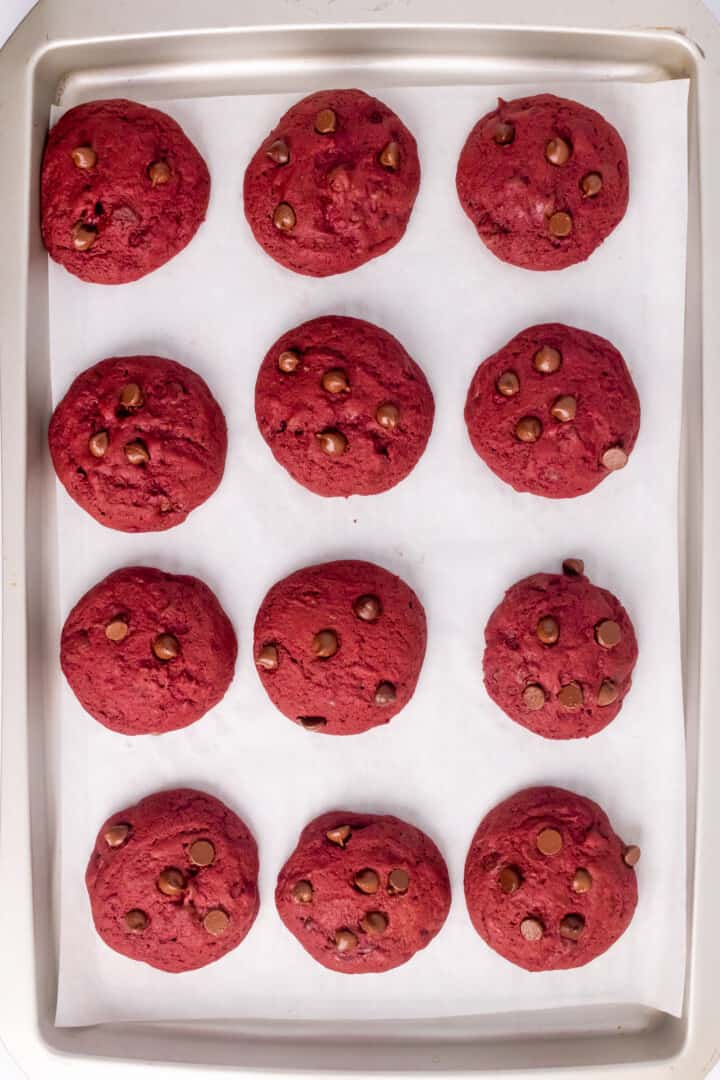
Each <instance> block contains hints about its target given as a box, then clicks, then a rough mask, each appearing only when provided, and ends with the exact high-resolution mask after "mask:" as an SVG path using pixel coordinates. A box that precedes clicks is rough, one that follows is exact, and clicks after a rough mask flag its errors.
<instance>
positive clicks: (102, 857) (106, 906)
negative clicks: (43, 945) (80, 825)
mask: <svg viewBox="0 0 720 1080" xmlns="http://www.w3.org/2000/svg"><path fill="white" fill-rule="evenodd" d="M257 876H258V856H257V846H256V844H255V840H254V839H253V837H252V834H251V833H250V830H249V829H248V827H247V825H246V824H245V823H244V821H241V819H240V818H239V817H238V816H237V814H234V813H233V812H232V810H230V809H228V807H227V806H225V805H224V804H223V803H221V802H220V800H219V799H214V798H213V797H212V796H211V795H205V794H204V793H203V792H202V791H193V790H192V789H191V788H177V789H176V790H174V791H161V792H159V793H158V794H156V795H149V796H148V797H147V798H146V799H142V800H141V801H140V802H139V803H138V804H137V806H131V807H128V809H127V810H121V811H120V813H118V814H113V815H112V817H109V818H108V820H107V821H106V822H105V824H104V825H103V826H102V828H101V829H100V832H99V833H98V836H97V840H96V841H95V847H94V849H93V853H92V855H91V856H90V862H89V863H88V867H87V871H86V874H85V884H86V885H87V891H88V896H89V898H90V906H91V908H92V916H93V921H94V923H95V929H96V930H97V932H98V934H99V935H100V937H101V938H102V939H103V941H104V942H105V944H106V945H109V946H110V948H111V949H114V950H115V951H116V952H119V953H122V954H123V956H128V957H130V959H131V960H142V961H144V963H146V964H150V966H151V967H155V968H160V970H161V971H192V970H193V969H194V968H199V967H204V966H205V964H211V963H212V962H213V961H214V960H219V959H220V957H221V956H224V955H225V953H228V952H230V950H231V949H234V948H235V947H236V946H237V945H239V944H240V942H241V941H242V940H243V938H244V937H245V935H246V934H247V932H248V930H249V929H250V927H251V926H252V924H253V922H254V921H255V916H256V915H257V911H258V905H259V899H258V888H257Z"/></svg>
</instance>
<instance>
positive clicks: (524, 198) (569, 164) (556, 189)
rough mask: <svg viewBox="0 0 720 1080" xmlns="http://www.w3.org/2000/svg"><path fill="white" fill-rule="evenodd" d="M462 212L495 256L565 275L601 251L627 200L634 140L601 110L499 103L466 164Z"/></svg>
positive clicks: (560, 102) (545, 101)
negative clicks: (627, 145)
mask: <svg viewBox="0 0 720 1080" xmlns="http://www.w3.org/2000/svg"><path fill="white" fill-rule="evenodd" d="M456 183H457V192H458V196H459V198H460V202H461V203H462V207H463V210H464V211H465V213H466V214H467V216H468V217H469V218H470V220H471V221H472V223H473V225H474V226H475V228H476V229H477V231H478V235H479V236H480V239H481V240H482V241H483V243H484V244H485V245H486V246H487V247H488V248H490V250H491V251H492V252H493V254H494V255H497V257H498V258H499V259H502V260H503V261H504V262H509V263H512V264H513V265H514V266H522V267H524V268H525V269H527V270H562V269H563V267H565V266H571V265H572V264H573V263H578V262H582V261H583V260H584V259H587V258H588V256H589V255H591V254H592V253H593V251H594V250H595V248H596V247H598V246H599V245H600V244H601V243H602V242H603V240H605V238H606V237H607V236H609V234H610V233H611V232H612V230H613V229H614V228H615V226H616V225H617V224H618V223H619V222H620V221H621V220H622V218H623V216H624V214H625V211H626V209H627V204H628V160H627V151H626V149H625V144H624V143H623V141H622V139H621V138H620V136H619V134H618V133H617V131H616V130H615V128H614V127H613V126H612V124H610V123H608V121H607V120H605V118H604V117H603V116H601V115H600V113H598V112H595V110H594V109H588V108H587V107H586V106H585V105H581V104H580V103H579V102H577V101H569V100H568V99H567V98H560V97H555V96H554V95H553V94H538V95H536V96H535V97H526V98H517V99H516V100H515V101H503V100H502V99H500V100H499V101H498V107H497V109H494V110H493V111H492V112H490V113H488V114H487V115H486V116H483V118H482V119H481V120H479V121H478V123H477V124H476V125H475V127H474V128H473V129H472V131H471V132H470V134H469V136H468V138H467V142H466V143H465V146H464V147H463V150H462V153H461V154H460V160H459V161H458V167H457V176H456Z"/></svg>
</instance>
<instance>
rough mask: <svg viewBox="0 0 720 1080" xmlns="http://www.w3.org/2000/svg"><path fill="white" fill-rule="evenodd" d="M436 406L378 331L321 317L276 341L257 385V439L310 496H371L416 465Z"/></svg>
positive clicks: (411, 365)
mask: <svg viewBox="0 0 720 1080" xmlns="http://www.w3.org/2000/svg"><path fill="white" fill-rule="evenodd" d="M434 415H435V403H434V401H433V396H432V391H431V390H430V387H429V386H428V383H427V379H426V378H425V376H424V374H423V372H422V371H421V369H420V368H419V367H418V365H417V364H416V363H415V361H414V360H411V359H410V357H409V356H408V354H407V353H406V352H405V349H403V347H402V345H401V344H400V342H399V341H398V340H397V339H396V338H394V337H393V336H392V334H388V332H387V330H381V329H380V327H379V326H373V324H372V323H368V322H364V321H363V320H362V319H350V318H345V317H344V316H340V315H325V316H322V317H321V318H319V319H312V320H311V321H310V322H306V323H303V324H302V326H296V327H295V329H294V330H289V331H288V332H287V333H285V334H283V335H282V337H281V338H279V339H278V340H277V341H276V342H275V344H274V345H273V346H272V348H271V349H270V350H269V352H268V354H267V356H266V357H265V359H264V360H263V362H262V364H261V366H260V371H259V373H258V377H257V383H256V385H255V416H256V418H257V423H258V427H259V429H260V434H261V435H262V437H263V438H264V439H265V442H266V443H267V444H268V446H269V447H270V449H271V450H272V452H273V455H274V456H275V458H276V459H277V461H279V462H280V464H281V465H282V466H283V468H285V469H287V471H288V472H289V473H290V475H291V476H292V477H293V478H294V479H295V480H297V481H298V483H299V484H302V485H303V487H306V488H308V490H309V491H313V492H315V494H316V495H327V496H330V495H345V496H346V495H375V494H377V493H378V492H380V491H387V490H388V488H391V487H394V486H395V484H398V483H399V482H400V481H401V480H403V479H404V478H405V477H406V476H407V475H408V473H410V472H411V471H412V470H413V468H414V467H415V465H416V464H417V462H418V460H419V459H420V457H421V456H422V453H423V451H424V449H425V446H426V444H427V441H428V439H429V437H430V432H431V430H432V425H433V417H434Z"/></svg>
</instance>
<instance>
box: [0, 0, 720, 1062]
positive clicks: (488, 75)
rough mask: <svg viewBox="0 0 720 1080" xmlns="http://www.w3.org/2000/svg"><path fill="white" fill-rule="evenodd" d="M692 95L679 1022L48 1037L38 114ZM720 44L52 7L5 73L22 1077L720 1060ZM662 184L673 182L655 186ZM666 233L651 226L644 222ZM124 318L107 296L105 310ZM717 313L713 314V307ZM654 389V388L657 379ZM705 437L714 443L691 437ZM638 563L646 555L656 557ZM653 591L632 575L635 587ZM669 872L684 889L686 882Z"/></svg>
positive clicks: (4, 381) (604, 12)
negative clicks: (223, 102)
mask: <svg viewBox="0 0 720 1080" xmlns="http://www.w3.org/2000/svg"><path fill="white" fill-rule="evenodd" d="M672 78H688V79H690V80H691V91H690V114H689V135H690V141H689V146H690V150H689V153H690V160H689V167H690V180H689V184H690V191H689V195H690V200H689V223H688V226H689V233H688V277H687V297H686V340H685V352H684V357H682V358H681V357H678V362H681V361H682V362H683V363H684V393H683V402H682V408H683V449H682V459H681V464H680V469H681V475H680V492H681V498H680V514H679V520H678V534H679V550H680V578H681V589H682V612H681V620H682V641H683V677H684V694H685V722H686V733H687V747H688V800H689V802H688V820H689V826H688V828H689V837H688V839H689V862H688V883H687V885H688V897H689V909H688V910H689V916H688V975H687V987H686V996H685V1011H684V1015H683V1016H682V1017H681V1018H680V1019H675V1018H672V1017H669V1016H667V1015H666V1014H663V1013H660V1012H657V1011H653V1010H650V1009H639V1008H637V1007H635V1006H632V1005H631V1004H628V1005H627V1006H626V1007H621V1006H613V1007H612V1008H610V1007H608V1008H585V1007H581V1006H578V1007H576V1008H572V1009H563V1010H540V1011H537V1012H532V1013H517V1014H513V1015H507V1014H505V1015H501V1016H495V1017H488V1016H479V1017H475V1018H472V1017H464V1018H459V1019H457V1020H450V1021H447V1020H444V1021H437V1022H432V1021H429V1022H428V1021H422V1022H395V1021H387V1022H384V1023H381V1024H378V1023H373V1024H370V1023H355V1024H353V1025H351V1026H350V1025H347V1024H343V1025H342V1027H341V1028H340V1029H339V1028H338V1026H337V1025H333V1024H326V1023H321V1022H306V1023H292V1024H291V1023H286V1022H283V1023H282V1024H281V1023H279V1022H278V1023H274V1022H272V1021H264V1022H251V1021H248V1022H235V1021H234V1022H219V1021H218V1022H216V1023H212V1024H210V1023H206V1022H203V1023H196V1024H192V1023H183V1024H172V1023H165V1024H110V1023H109V1024H99V1025H96V1026H94V1027H92V1028H74V1029H62V1028H56V1027H55V1026H54V1023H53V1017H54V1013H55V997H56V991H57V969H58V955H57V953H58V948H57V941H58V938H57V910H58V908H57V899H58V897H57V874H56V870H57V861H58V854H59V849H58V845H59V844H61V843H62V838H61V837H60V838H58V837H57V835H56V828H55V822H56V821H57V795H58V792H57V776H56V771H55V770H56V761H57V757H58V755H57V745H56V742H57V733H56V725H55V723H54V721H55V715H56V711H55V702H54V701H53V700H52V697H51V693H50V690H49V687H48V685H47V684H46V678H45V672H46V671H47V670H49V665H50V664H51V663H55V662H56V642H55V641H53V640H51V639H50V635H49V634H48V631H47V626H48V622H49V621H51V620H49V618H48V616H49V615H54V614H56V613H55V612H53V610H52V605H53V603H54V599H53V598H54V595H55V592H54V588H53V575H54V573H55V570H54V555H55V553H54V550H53V547H52V540H51V537H52V536H53V533H54V524H55V523H54V521H53V511H52V509H48V508H52V506H53V505H54V504H53V500H52V498H50V493H51V492H52V485H53V483H54V479H53V476H52V473H51V469H50V466H49V461H48V455H47V452H46V425H47V418H48V416H49V414H50V411H51V395H50V364H49V354H48V314H47V307H48V272H47V257H46V254H45V252H44V250H43V248H42V245H41V242H40V235H39V229H38V182H37V178H38V167H39V162H40V157H41V153H42V147H43V143H44V138H45V134H46V131H47V126H48V117H49V109H50V106H51V104H53V103H62V104H65V105H73V104H77V103H78V102H81V101H86V100H91V99H93V98H98V97H114V96H127V97H131V98H133V97H134V98H138V99H140V100H143V99H146V100H150V99H152V100H156V101H158V100H163V99H170V98H175V97H193V96H206V95H215V94H248V93H257V92H261V91H264V92H267V91H271V90H293V91H298V93H299V92H302V91H308V90H310V89H315V88H317V87H322V86H332V85H349V84H350V83H354V84H359V85H361V86H363V87H365V88H371V87H373V86H380V85H385V86H387V85H391V84H398V85H402V84H408V85H420V84H426V85H429V84H436V85H437V84H448V83H460V82H462V83H483V82H487V83H490V82H492V83H498V82H504V83H506V82H517V83H522V82H533V83H535V84H537V83H542V82H543V80H547V81H548V82H550V81H552V82H553V83H558V82H561V81H564V80H567V81H574V82H577V81H582V80H586V79H587V80H598V79H605V80H626V81H627V80H634V81H653V80H660V79H672ZM718 100H720V28H718V26H717V25H716V24H715V23H714V21H713V19H712V16H711V15H710V14H709V12H708V11H707V10H706V8H705V7H704V6H703V4H702V0H685V2H683V0H625V2H624V3H623V4H616V3H613V4H606V5H596V4H590V3H588V2H587V0H585V2H583V0H572V2H571V0H552V2H551V0H502V2H500V0H443V3H442V4H438V3H437V2H436V0H204V3H202V4H198V3H197V0H173V2H172V3H168V2H167V0H123V2H122V3H116V4H99V3H97V2H96V0H41V2H40V3H39V4H38V5H37V7H36V8H35V9H34V10H33V11H32V12H31V14H30V15H29V16H28V17H27V19H26V20H25V21H24V23H23V24H22V25H21V26H20V28H19V29H18V30H17V32H16V33H15V35H14V36H13V38H11V40H10V41H9V43H8V44H7V45H6V47H5V48H4V49H3V50H2V52H1V53H0V235H2V237H3V245H2V257H1V258H0V422H1V424H2V429H1V437H2V572H3V577H2V638H1V648H2V716H1V724H2V726H1V728H0V732H1V740H2V741H1V743H0V753H1V757H0V768H1V774H0V889H1V895H2V902H1V903H0V933H1V937H2V942H3V947H2V955H3V979H2V980H1V981H0V1037H1V1038H2V1039H3V1041H4V1042H5V1044H6V1046H7V1048H8V1050H9V1051H10V1053H11V1055H12V1056H13V1057H14V1058H15V1059H16V1060H17V1062H18V1064H19V1065H20V1066H21V1068H22V1069H23V1070H24V1071H25V1072H26V1073H27V1074H28V1075H29V1076H31V1077H33V1078H35V1077H37V1078H42V1080H46V1078H52V1077H54V1076H56V1075H58V1076H59V1075H60V1074H63V1075H66V1074H67V1073H68V1072H69V1071H72V1074H73V1076H92V1077H97V1075H99V1073H100V1070H101V1069H102V1074H103V1076H106V1075H107V1076H113V1075H115V1076H119V1075H120V1074H123V1075H126V1070H127V1068H128V1063H129V1062H132V1063H133V1066H134V1067H133V1076H138V1077H141V1076H145V1075H147V1076H153V1077H175V1076H178V1077H180V1076H187V1075H188V1072H191V1073H193V1072H194V1073H195V1075H202V1076H206V1075H208V1073H209V1071H210V1070H211V1069H213V1068H214V1067H218V1068H223V1067H224V1068H225V1069H232V1070H233V1071H236V1070H239V1071H241V1072H242V1073H243V1075H261V1074H265V1073H268V1072H274V1073H276V1074H279V1075H288V1074H292V1073H293V1072H295V1071H302V1072H305V1073H307V1074H313V1075H318V1074H322V1075H326V1076H328V1077H330V1076H348V1075H350V1074H359V1075H372V1076H376V1077H379V1076H386V1077H389V1076H394V1075H396V1074H400V1073H404V1074H406V1075H407V1074H416V1075H419V1074H422V1073H432V1074H434V1075H439V1076H445V1077H454V1076H458V1075H463V1074H464V1075H469V1074H477V1075H483V1076H491V1075H496V1076H500V1075H503V1076H509V1075H527V1074H529V1073H533V1074H535V1075H538V1076H542V1077H555V1076H564V1077H568V1076H572V1077H574V1076H576V1075H582V1076H583V1077H593V1078H594V1077H607V1076H610V1075H614V1076H622V1077H629V1076H636V1075H637V1076H640V1075H642V1076H643V1077H648V1078H650V1077H670V1076H673V1077H682V1078H690V1077H693V1078H694V1077H701V1076H703V1075H705V1073H706V1072H707V1071H708V1070H709V1069H710V1068H711V1067H712V1065H713V1064H714V1063H715V1062H716V1061H717V1060H720V995H717V994H716V986H717V981H718V980H717V972H718V971H720V935H718V934H717V932H716V917H717V912H718V910H720V828H716V822H720V786H719V785H717V784H716V783H715V773H716V771H717V769H718V768H719V767H720V725H719V724H718V722H717V719H716V717H715V715H714V714H715V708H714V707H715V703H716V702H717V701H718V700H720V663H718V658H717V657H718V654H720V558H717V557H715V545H716V543H717V537H718V536H720V468H719V467H718V464H717V463H718V462H719V461H720V425H719V424H717V423H716V422H714V412H715V410H716V409H717V408H720V363H718V361H717V358H718V357H720V306H719V305H718V304H717V298H718V297H720V258H719V256H720V209H719V208H718V202H717V200H716V198H715V197H714V196H715V193H716V192H717V191H719V190H720V148H719V146H718V139H717V122H716V119H715V114H714V109H715V108H716V102H717V101H718ZM658 182H659V183H662V177H658ZM659 227H661V223H659ZM118 299H119V300H120V299H121V298H120V296H119V294H118ZM714 301H715V303H714ZM661 377H662V372H661V371H658V378H661ZM703 416H706V417H708V418H709V419H708V422H707V423H703ZM648 543H649V544H650V543H652V537H648ZM637 572H638V573H642V567H638V568H637ZM678 872H679V873H680V872H682V870H681V868H680V867H679V868H678Z"/></svg>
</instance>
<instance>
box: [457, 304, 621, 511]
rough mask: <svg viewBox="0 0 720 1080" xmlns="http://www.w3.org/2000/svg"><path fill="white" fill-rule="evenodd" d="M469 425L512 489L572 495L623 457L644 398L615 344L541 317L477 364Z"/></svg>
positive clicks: (467, 412)
mask: <svg viewBox="0 0 720 1080" xmlns="http://www.w3.org/2000/svg"><path fill="white" fill-rule="evenodd" d="M465 423H466V424H467V429H468V434H469V436H470V441H471V442H472V444H473V446H474V448H475V450H476V451H477V453H478V454H479V455H480V457H481V458H482V459H483V461H484V462H485V463H486V464H487V465H489V466H490V468H491V469H492V470H493V472H494V473H495V474H496V475H497V476H499V477H500V479H501V480H504V481H505V482H506V483H507V484H510V485H511V486H512V487H514V488H515V490H516V491H529V492H531V493H532V494H533V495H544V496H545V497H546V498H548V499H570V498H573V497H574V496H576V495H583V494H585V493H586V492H588V491H592V489H593V488H594V487H596V486H597V485H598V484H599V483H600V481H601V480H604V479H605V477H606V476H607V475H608V474H609V473H610V472H614V471H616V470H617V469H622V468H623V467H624V466H625V465H626V464H627V461H628V457H629V455H630V453H631V451H632V449H633V447H634V445H635V440H636V439H637V435H638V431H639V428H640V402H639V400H638V396H637V391H636V390H635V386H634V384H633V381H632V378H631V376H630V372H629V371H628V369H627V367H626V365H625V361H624V360H623V358H622V356H621V355H620V353H619V352H618V351H617V349H616V348H615V347H614V345H611V344H610V342H609V341H606V340H605V338H601V337H598V335H597V334H591V333H589V332H588V331H587V330H578V329H576V328H575V327H572V326H564V325H563V324H562V323H543V324H540V325H539V326H529V327H528V328H527V330H523V331H521V332H520V333H519V334H517V335H516V336H515V337H514V338H513V339H512V340H511V341H509V342H508V343H507V345H504V346H503V347H502V349H500V350H499V351H498V352H496V353H495V354H494V355H493V356H491V357H489V358H488V359H487V360H484V361H483V363H482V364H481V365H480V367H479V368H478V369H477V371H476V372H475V375H474V377H473V380H472V382H471V384H470V389H469V391H468V396H467V401H466V403H465Z"/></svg>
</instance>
